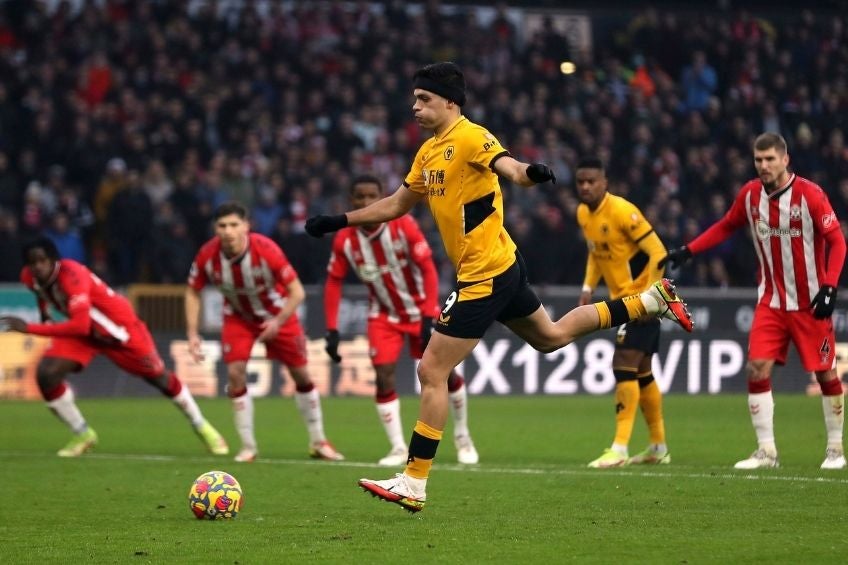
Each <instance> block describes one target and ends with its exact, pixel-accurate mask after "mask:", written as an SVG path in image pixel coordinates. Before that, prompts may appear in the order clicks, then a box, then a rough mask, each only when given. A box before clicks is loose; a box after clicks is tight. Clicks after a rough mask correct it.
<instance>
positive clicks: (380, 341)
mask: <svg viewBox="0 0 848 565" xmlns="http://www.w3.org/2000/svg"><path fill="white" fill-rule="evenodd" d="M406 336H409V355H410V356H411V357H412V358H413V359H421V355H422V354H423V353H424V347H423V345H424V344H423V343H422V341H421V322H406V323H396V322H390V321H388V320H387V319H386V318H385V316H381V317H378V318H369V320H368V344H369V346H370V352H369V353H370V355H371V363H373V364H374V365H388V364H391V363H397V360H398V358H399V357H400V352H401V350H402V349H403V342H404V338H405V337H406Z"/></svg>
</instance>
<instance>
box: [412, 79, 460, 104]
mask: <svg viewBox="0 0 848 565" xmlns="http://www.w3.org/2000/svg"><path fill="white" fill-rule="evenodd" d="M413 87H414V88H421V89H423V90H429V91H430V92H434V93H436V94H438V95H439V96H442V97H444V98H447V99H448V100H450V101H452V102H456V103H457V104H458V105H460V106H462V105H464V104H465V91H464V90H463V89H461V88H457V87H456V86H452V85H450V84H445V83H443V82H439V81H437V80H434V79H432V78H428V77H416V79H415V81H414V83H413Z"/></svg>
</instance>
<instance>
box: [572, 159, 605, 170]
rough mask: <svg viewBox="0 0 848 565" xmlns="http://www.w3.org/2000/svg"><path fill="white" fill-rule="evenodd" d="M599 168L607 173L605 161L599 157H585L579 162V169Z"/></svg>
mask: <svg viewBox="0 0 848 565" xmlns="http://www.w3.org/2000/svg"><path fill="white" fill-rule="evenodd" d="M578 169H598V170H599V171H601V172H602V173H605V172H606V171H605V169H604V162H603V161H601V159H600V158H599V157H583V158H582V159H580V161H578V162H577V169H575V170H578Z"/></svg>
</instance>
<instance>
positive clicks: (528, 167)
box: [494, 155, 556, 186]
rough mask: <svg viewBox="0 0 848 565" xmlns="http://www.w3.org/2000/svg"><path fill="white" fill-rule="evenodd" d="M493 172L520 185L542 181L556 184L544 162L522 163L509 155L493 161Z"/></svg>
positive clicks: (552, 174)
mask: <svg viewBox="0 0 848 565" xmlns="http://www.w3.org/2000/svg"><path fill="white" fill-rule="evenodd" d="M494 168H495V172H496V173H498V174H499V175H500V176H502V177H504V178H506V179H509V180H511V181H512V182H514V183H515V184H519V185H521V186H533V185H534V184H540V183H543V182H548V181H550V182H552V183H553V184H556V175H554V172H553V171H552V170H551V168H550V167H548V166H547V165H545V164H544V163H531V164H528V163H522V162H521V161H518V160H516V159H515V158H513V157H510V156H509V155H505V156H503V157H501V158H499V159H498V160H497V161H495V164H494Z"/></svg>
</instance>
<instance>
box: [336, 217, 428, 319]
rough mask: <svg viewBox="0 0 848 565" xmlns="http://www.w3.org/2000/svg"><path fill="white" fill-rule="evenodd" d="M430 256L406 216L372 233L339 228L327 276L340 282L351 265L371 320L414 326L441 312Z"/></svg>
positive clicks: (426, 245)
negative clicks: (381, 318)
mask: <svg viewBox="0 0 848 565" xmlns="http://www.w3.org/2000/svg"><path fill="white" fill-rule="evenodd" d="M432 255H433V253H432V251H431V249H430V245H429V244H428V243H427V240H426V239H424V234H422V233H421V229H420V228H419V227H418V224H417V223H416V222H415V220H414V219H413V218H412V216H409V215H405V216H401V217H400V218H396V219H394V220H391V221H390V222H386V223H385V224H383V225H381V226H380V227H379V228H377V229H376V230H375V231H373V232H370V233H369V232H367V231H365V230H364V229H362V228H358V227H347V228H344V229H342V230H339V232H338V233H336V237H335V239H334V240H333V252H332V254H331V255H330V263H329V265H328V266H327V273H328V275H329V277H330V278H331V279H332V278H335V279H337V280H339V281H340V280H342V279H344V277H345V276H346V275H347V273H348V271H349V269H350V267H353V269H354V271H355V272H356V274H357V276H358V277H359V278H360V279H361V280H362V282H364V283H365V284H366V285H367V287H368V293H369V298H370V299H369V303H370V304H369V311H368V317H369V318H376V317H377V316H380V315H384V316H386V317H387V319H388V320H389V321H390V322H394V323H407V322H416V321H418V320H420V319H421V318H422V317H425V316H426V317H435V316H437V315H438V312H439V306H438V291H439V289H438V280H437V276H436V275H435V266H434V265H433V259H432ZM426 263H429V265H427V264H426ZM428 270H429V271H430V273H432V275H431V276H430V277H428V276H427V274H428V273H427V271H428ZM428 278H431V279H432V281H430V282H428V281H427V280H426V279H428ZM425 283H426V284H425ZM428 284H429V285H430V286H431V287H432V288H427V285H428ZM331 319H335V316H331Z"/></svg>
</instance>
